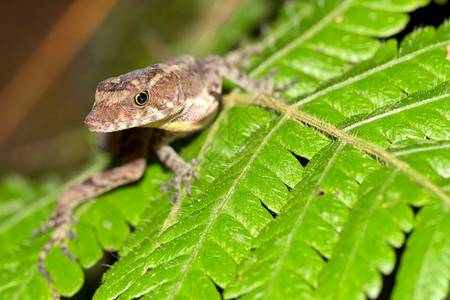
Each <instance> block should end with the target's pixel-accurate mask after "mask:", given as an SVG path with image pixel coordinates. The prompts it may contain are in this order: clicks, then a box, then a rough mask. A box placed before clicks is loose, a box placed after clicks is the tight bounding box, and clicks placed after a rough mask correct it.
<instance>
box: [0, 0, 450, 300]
mask: <svg viewBox="0 0 450 300" xmlns="http://www.w3.org/2000/svg"><path fill="white" fill-rule="evenodd" d="M320 3H321V2H320ZM425 4H427V1H410V0H401V1H400V0H398V1H389V2H386V1H376V0H371V1H368V0H367V1H351V0H347V1H326V3H325V5H322V4H320V5H319V4H318V2H317V1H291V2H289V3H287V4H286V6H285V8H284V9H283V13H282V14H281V15H280V16H279V17H278V19H277V20H276V21H275V22H274V25H273V26H272V27H271V28H270V29H269V30H268V31H267V33H266V37H265V41H266V42H268V43H269V44H268V46H267V47H266V50H265V51H264V52H263V53H262V54H260V55H259V56H257V57H254V59H253V60H252V62H253V64H254V65H255V67H256V68H255V69H254V71H253V72H252V74H253V75H254V76H260V75H261V76H262V75H263V74H265V73H267V72H268V71H269V70H270V69H271V68H273V67H278V68H279V69H280V73H279V74H278V75H277V76H275V80H276V81H278V82H288V81H290V80H291V79H292V78H293V77H300V78H301V81H300V83H298V84H296V85H295V86H294V87H293V88H292V89H291V90H289V91H287V92H286V93H285V96H286V97H289V99H291V103H292V105H291V106H290V107H289V111H288V110H287V109H284V108H281V109H279V112H278V113H277V112H270V111H267V110H264V109H261V108H258V107H254V106H240V107H239V106H238V107H232V108H225V109H224V110H223V111H222V112H221V113H220V115H219V116H218V118H217V120H216V121H215V122H214V123H213V124H212V125H211V126H210V128H208V129H207V130H205V131H204V132H202V133H201V134H200V135H199V136H198V137H196V139H195V140H194V141H193V142H192V143H191V144H189V145H188V146H187V147H186V148H185V149H183V151H182V155H183V157H184V158H185V159H186V160H189V159H191V158H194V157H195V158H197V159H198V160H200V162H201V167H200V168H199V174H200V180H199V181H196V182H194V183H193V196H192V197H189V196H187V195H185V194H183V195H182V197H181V198H180V199H179V200H178V201H177V202H176V203H175V205H174V206H171V205H170V204H169V201H168V195H165V194H162V193H161V192H160V186H161V184H163V183H165V182H167V180H169V176H170V174H168V173H167V172H166V171H165V170H164V169H163V168H162V167H161V166H160V165H159V163H157V162H151V163H150V164H149V166H148V169H147V171H146V174H145V176H144V178H143V179H142V180H141V181H140V182H139V183H136V184H132V185H129V186H126V187H124V188H121V189H118V190H116V191H114V192H111V193H108V194H106V195H103V196H101V197H99V198H98V199H96V200H95V201H94V202H92V203H91V204H87V205H83V206H82V207H80V208H79V209H78V211H77V215H79V219H80V222H79V224H77V225H76V226H74V228H75V229H76V232H77V234H78V239H77V240H76V241H75V242H73V243H70V244H69V247H70V249H71V250H72V252H73V253H74V254H75V256H76V257H77V258H78V260H79V262H80V263H81V265H82V266H83V267H89V266H92V265H93V264H94V263H95V262H97V261H98V260H99V259H100V256H101V248H105V249H108V250H118V253H119V255H120V257H121V259H120V260H119V261H117V262H116V263H115V264H114V266H113V267H112V268H110V269H109V270H108V271H107V272H106V273H105V274H104V276H103V284H102V285H101V286H100V288H99V289H98V290H97V292H96V294H95V295H94V298H95V299H114V298H117V297H118V298H119V299H129V298H133V297H139V296H142V297H143V298H144V299H145V298H164V299H165V298H170V299H172V298H185V299H220V298H221V297H224V298H226V299H231V298H235V297H241V298H245V299H253V298H268V299H283V298H288V299H290V298H297V299H311V298H315V299H365V298H366V297H370V298H376V297H377V296H378V295H379V293H380V291H381V289H382V284H383V277H382V275H387V274H390V273H391V272H392V271H393V269H394V266H395V264H396V262H398V261H399V270H398V273H397V274H396V283H395V286H394V289H393V294H392V297H393V298H394V299H424V298H427V299H442V298H444V297H445V296H446V295H447V294H448V282H449V279H450V260H449V258H450V236H449V234H448V230H446V229H447V228H449V225H450V213H449V207H450V200H449V196H448V192H449V191H450V189H449V186H450V185H449V181H448V178H449V176H450V174H449V170H450V155H449V153H450V152H449V151H448V150H449V148H450V143H449V142H448V139H449V132H450V122H449V119H450V116H449V113H448V112H449V111H450V104H449V103H450V102H449V98H450V93H449V90H450V83H449V82H448V81H446V80H447V79H448V78H449V76H450V64H449V62H448V61H447V60H446V55H447V51H446V46H447V45H449V44H450V28H449V27H450V25H449V24H450V23H449V22H446V23H444V24H442V25H441V26H440V27H439V28H437V29H435V28H431V27H425V28H421V29H418V30H416V31H415V32H413V33H412V34H410V35H409V36H407V37H406V38H405V39H404V40H403V41H402V42H401V44H400V47H398V45H397V42H396V41H395V40H388V41H386V42H385V43H383V44H381V43H380V42H379V40H377V39H376V37H385V36H389V35H391V34H393V33H396V32H398V31H399V30H401V29H402V28H403V27H404V26H405V25H406V23H407V20H408V17H407V15H406V14H405V13H404V12H405V11H409V10H412V9H415V8H417V7H418V6H421V5H425ZM231 97H238V96H231ZM296 112H302V113H307V114H308V115H311V116H314V117H315V118H317V119H318V120H319V121H320V122H321V123H320V124H322V125H320V124H319V125H320V126H319V125H314V124H312V123H308V122H309V121H307V120H306V119H302V115H300V114H297V113H296ZM305 123H308V125H309V126H305ZM298 158H301V159H298ZM306 159H308V160H310V161H309V163H308V164H307V165H306V166H305V163H304V162H305V160H306ZM300 162H302V164H301V163H300ZM97 165H98V166H101V164H97ZM0 191H1V194H2V195H3V196H4V199H3V200H2V202H1V204H0V205H1V208H2V210H1V215H0V218H1V219H0V220H1V222H2V223H1V224H0V240H1V244H2V248H1V250H0V251H2V254H3V255H2V257H4V259H2V260H0V270H1V271H0V278H1V279H2V280H1V282H2V283H1V284H0V295H1V296H2V298H3V296H4V298H5V299H6V298H8V299H9V298H20V299H21V298H33V299H41V298H42V299H47V298H49V297H50V295H51V289H50V288H49V287H46V283H45V279H44V278H43V277H42V276H40V275H39V273H38V271H37V268H36V261H37V255H38V252H39V250H40V249H41V247H42V246H43V244H44V243H45V241H46V239H47V238H48V235H44V236H41V237H39V238H37V239H34V240H30V239H29V236H30V234H31V232H32V230H33V229H35V228H38V227H39V224H41V222H44V221H45V219H46V218H47V217H48V215H49V214H50V211H51V207H52V206H53V203H54V201H55V199H56V196H57V195H58V194H59V193H60V191H61V189H59V188H58V189H56V188H55V187H54V186H48V185H42V184H41V185H39V184H38V185H31V184H30V183H27V182H23V181H21V180H19V179H15V178H13V179H5V180H4V181H3V182H2V184H1V185H0ZM5 196H6V197H5ZM36 199H38V200H36ZM413 207H416V208H415V209H414V208H413ZM275 215H276V218H274V216H275ZM128 224H131V225H132V226H133V227H134V228H135V229H134V230H133V231H132V232H131V233H130V227H129V225H128ZM409 233H410V234H409ZM407 234H409V235H407ZM405 241H406V243H405ZM400 247H405V250H404V253H403V255H402V256H401V258H400V259H399V258H398V257H396V254H395V250H394V248H400ZM46 265H47V267H48V269H49V271H50V273H51V275H52V278H54V283H55V286H56V288H57V289H58V290H59V292H60V293H61V294H63V295H73V294H74V293H75V292H76V291H77V290H78V289H79V288H80V286H81V285H82V282H83V278H82V274H81V272H80V267H79V266H78V265H77V264H75V263H72V262H71V261H70V260H68V258H66V257H65V256H64V255H62V253H61V251H60V250H59V249H55V250H54V251H52V252H51V255H50V256H49V257H48V259H47V261H46ZM67 274H70V276H68V275H67ZM218 287H219V288H218ZM222 290H223V291H222Z"/></svg>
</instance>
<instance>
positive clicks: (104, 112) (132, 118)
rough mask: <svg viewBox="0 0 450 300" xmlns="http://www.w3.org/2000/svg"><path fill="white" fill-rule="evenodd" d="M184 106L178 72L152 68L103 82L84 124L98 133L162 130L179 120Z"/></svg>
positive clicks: (163, 68)
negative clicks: (173, 121)
mask: <svg viewBox="0 0 450 300" xmlns="http://www.w3.org/2000/svg"><path fill="white" fill-rule="evenodd" d="M184 103H185V101H184V96H183V92H182V89H181V85H180V83H179V79H178V76H177V74H176V72H175V71H174V70H171V68H170V67H169V66H166V65H152V66H149V67H147V68H144V69H140V70H136V71H133V72H130V73H127V74H124V75H121V76H118V77H113V78H109V79H106V80H104V81H102V82H100V84H99V85H98V86H97V90H96V93H95V102H94V106H93V107H92V110H91V112H90V113H89V115H88V116H87V117H86V120H85V121H84V123H85V124H86V125H87V126H88V127H89V129H90V130H91V131H97V132H113V131H119V130H123V129H127V128H133V127H155V128H159V127H160V126H161V125H162V124H164V123H165V122H167V121H168V120H170V119H172V118H173V117H175V116H177V115H178V114H179V113H180V112H181V110H182V109H183V108H184Z"/></svg>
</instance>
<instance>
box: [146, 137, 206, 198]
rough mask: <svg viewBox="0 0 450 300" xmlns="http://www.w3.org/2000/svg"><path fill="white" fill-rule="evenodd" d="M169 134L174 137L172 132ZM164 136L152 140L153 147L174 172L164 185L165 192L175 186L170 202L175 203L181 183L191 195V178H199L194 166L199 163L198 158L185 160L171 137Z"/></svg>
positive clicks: (159, 157) (160, 158) (161, 159)
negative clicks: (172, 144)
mask: <svg viewBox="0 0 450 300" xmlns="http://www.w3.org/2000/svg"><path fill="white" fill-rule="evenodd" d="M166 135H167V136H171V137H173V135H171V134H170V133H166ZM167 136H166V138H164V136H162V137H160V138H157V139H155V140H154V141H153V142H152V147H153V149H154V151H155V153H156V156H157V157H158V159H159V160H160V161H161V162H162V163H163V164H164V165H165V166H166V167H167V168H168V169H170V170H171V171H172V173H173V178H172V180H171V181H170V182H169V183H167V184H165V185H163V186H162V190H163V192H166V191H167V190H169V189H170V188H172V187H173V188H174V193H173V194H172V195H171V196H170V203H172V204H173V203H174V202H175V200H176V199H178V198H179V197H180V192H181V183H183V184H184V186H185V187H186V193H187V194H188V195H189V196H191V194H192V192H191V180H192V177H194V178H195V179H196V180H198V178H199V177H198V174H197V173H196V172H195V171H194V166H195V165H196V164H197V163H198V162H197V161H196V160H192V161H190V162H188V163H187V162H185V161H184V160H183V159H182V158H181V157H180V156H179V155H178V153H177V152H176V151H175V150H174V149H173V148H172V147H171V146H170V145H169V141H170V140H171V139H167Z"/></svg>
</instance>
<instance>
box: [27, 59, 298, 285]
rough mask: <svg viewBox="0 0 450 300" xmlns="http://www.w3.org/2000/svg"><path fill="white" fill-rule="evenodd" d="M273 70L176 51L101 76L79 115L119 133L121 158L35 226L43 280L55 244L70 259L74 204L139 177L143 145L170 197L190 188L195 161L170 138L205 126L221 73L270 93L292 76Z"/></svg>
mask: <svg viewBox="0 0 450 300" xmlns="http://www.w3.org/2000/svg"><path fill="white" fill-rule="evenodd" d="M272 75H273V72H271V73H269V75H268V76H266V77H265V78H263V79H259V80H255V79H251V78H250V77H248V76H247V75H246V74H244V73H242V72H241V71H240V70H239V69H238V68H236V67H234V66H233V65H231V64H229V63H228V62H227V61H226V60H225V59H222V58H221V57H219V56H216V55H208V56H207V57H206V58H205V60H204V61H202V62H200V61H198V60H196V59H195V58H194V57H192V56H183V57H179V58H177V59H174V60H172V61H169V62H167V63H166V64H155V65H151V66H149V67H147V68H144V69H140V70H136V71H132V72H130V73H126V74H124V75H121V76H118V77H113V78H109V79H106V80H104V81H102V82H100V84H99V85H98V86H97V90H96V94H95V102H94V106H93V108H92V110H91V112H90V113H89V115H88V116H87V117H86V120H85V121H84V122H85V124H86V125H87V126H88V128H89V129H90V130H91V131H95V132H116V131H121V132H122V137H121V150H120V152H121V155H122V157H123V164H122V165H121V166H118V167H116V168H113V169H110V170H106V171H104V172H102V173H100V174H98V175H95V176H93V177H91V178H89V179H86V180H85V181H83V182H81V183H79V184H77V185H75V186H72V187H70V188H69V189H67V190H65V191H64V192H63V193H62V195H61V196H60V197H59V199H58V201H57V204H56V207H55V209H54V211H53V214H52V216H51V217H50V219H49V221H48V222H47V223H46V224H45V225H44V226H43V227H42V228H41V229H39V230H37V231H36V232H35V233H34V235H37V234H40V233H42V232H45V231H48V230H50V229H52V228H53V232H52V234H51V237H50V240H49V241H48V242H47V244H46V245H45V246H44V248H43V249H42V251H41V252H40V254H39V260H38V269H39V271H40V273H41V274H42V275H43V276H44V277H45V278H46V279H47V283H48V284H51V278H50V275H49V273H48V271H47V270H46V268H45V266H44V261H45V258H46V257H47V255H48V253H49V251H50V250H51V249H52V248H53V247H54V246H56V245H60V247H61V250H62V251H63V253H64V254H65V255H67V256H68V257H70V258H71V259H72V260H75V257H74V256H73V255H72V254H71V253H70V251H69V249H68V247H67V240H68V239H69V238H75V235H74V233H73V232H72V231H71V230H70V226H71V223H72V221H73V220H74V217H73V210H74V209H75V208H76V207H77V206H78V205H80V204H82V203H84V202H87V201H89V200H91V199H93V198H95V197H97V196H99V195H101V194H103V193H106V192H108V191H110V190H112V189H114V188H117V187H119V186H121V185H125V184H127V183H130V182H133V181H136V180H138V179H139V178H140V177H141V176H142V175H143V173H144V170H145V168H146V165H147V162H146V156H147V153H148V150H149V148H151V149H152V150H153V151H155V153H156V155H157V157H158V158H159V160H160V161H161V162H162V163H163V164H164V165H165V166H166V167H167V168H168V169H170V170H171V171H172V172H173V174H174V176H173V179H172V180H171V181H170V182H169V183H168V184H166V185H164V186H163V190H164V191H165V190H168V189H169V188H174V194H173V195H172V196H171V197H170V201H171V202H172V203H173V201H174V200H175V199H176V198H178V197H179V194H180V190H181V183H183V184H184V185H185V188H186V192H187V194H189V195H190V194H191V179H192V177H194V178H198V175H197V173H196V172H195V171H194V168H193V167H194V162H185V161H183V159H182V158H181V157H180V156H179V155H178V154H177V153H176V152H175V150H174V149H173V148H172V147H171V146H170V145H169V144H170V143H171V142H172V141H174V140H175V139H177V138H179V137H182V136H185V135H188V134H190V133H193V132H196V131H199V130H201V129H203V128H205V126H207V125H208V124H209V123H210V122H211V121H212V120H213V119H214V117H215V116H216V114H217V112H218V110H219V104H220V98H221V96H220V94H221V92H222V78H223V77H225V78H228V79H229V80H231V81H232V82H234V83H235V84H237V85H238V86H240V87H241V88H243V89H244V90H246V91H248V92H249V93H251V94H253V95H259V94H272V95H273V94H276V91H277V90H285V89H287V88H289V87H290V86H291V85H292V84H293V83H294V82H296V81H297V80H293V81H292V82H291V83H290V84H287V85H284V84H276V83H272V82H270V81H269V79H270V77H271V76H272Z"/></svg>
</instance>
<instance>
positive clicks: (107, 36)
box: [0, 0, 282, 177]
mask: <svg viewBox="0 0 450 300" xmlns="http://www.w3.org/2000/svg"><path fill="white" fill-rule="evenodd" d="M281 4H282V1H274V0H183V1H181V0H164V1H162V0H153V1H151V0H127V1H117V0H64V1H54V0H53V1H52V0H42V1H32V0H26V1H1V2H0V14H1V18H0V20H1V21H0V22H2V24H1V26H0V40H1V41H2V46H1V48H0V60H1V66H2V68H1V70H0V175H3V174H5V173H8V174H9V173H19V174H22V175H26V176H28V177H38V176H39V177H42V176H44V177H47V176H49V175H52V174H57V175H58V177H60V176H70V175H71V174H74V173H75V172H76V171H77V170H79V169H80V168H82V165H83V163H84V162H85V161H87V159H88V158H89V157H90V156H91V155H92V152H93V148H94V147H93V146H92V145H93V144H94V143H93V140H94V139H93V134H91V133H89V131H88V130H87V129H86V128H85V127H84V124H83V121H84V118H85V116H86V115H87V113H88V112H89V110H90V108H91V106H92V103H93V100H94V93H95V88H96V86H97V84H98V83H99V82H100V81H102V80H104V79H106V78H108V77H112V76H117V75H120V74H123V73H126V72H129V71H132V70H134V69H138V68H143V67H146V66H148V65H150V64H152V63H157V62H164V61H165V60H167V59H169V58H172V57H173V56H176V55H180V54H192V55H195V56H197V57H199V58H202V57H204V56H205V54H207V53H218V54H224V53H226V52H227V51H228V50H230V48H236V47H238V46H239V45H240V44H242V43H246V41H245V40H242V39H241V37H242V36H256V35H258V33H259V32H260V31H261V30H262V29H263V27H264V25H261V24H266V23H267V22H268V21H269V20H270V19H271V18H273V17H274V16H275V15H276V12H277V11H278V9H279V7H280V6H281Z"/></svg>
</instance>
